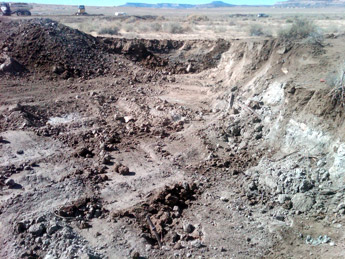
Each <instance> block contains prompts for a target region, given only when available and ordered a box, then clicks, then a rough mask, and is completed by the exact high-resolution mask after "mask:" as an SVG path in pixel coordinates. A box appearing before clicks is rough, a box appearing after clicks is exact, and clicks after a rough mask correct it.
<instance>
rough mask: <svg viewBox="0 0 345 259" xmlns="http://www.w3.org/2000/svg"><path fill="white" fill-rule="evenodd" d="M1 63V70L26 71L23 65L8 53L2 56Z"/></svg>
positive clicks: (10, 71)
mask: <svg viewBox="0 0 345 259" xmlns="http://www.w3.org/2000/svg"><path fill="white" fill-rule="evenodd" d="M0 63H1V64H0V72H9V73H17V72H23V71H25V67H24V66H23V65H21V64H19V63H18V62H17V61H16V60H14V59H13V58H11V57H9V56H7V55H2V56H1V57H0Z"/></svg>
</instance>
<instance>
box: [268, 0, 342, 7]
mask: <svg viewBox="0 0 345 259" xmlns="http://www.w3.org/2000/svg"><path fill="white" fill-rule="evenodd" d="M274 6H275V7H327V6H339V7H340V6H345V0H309V1H308V0H287V1H281V2H277V3H276V4H275V5H274Z"/></svg>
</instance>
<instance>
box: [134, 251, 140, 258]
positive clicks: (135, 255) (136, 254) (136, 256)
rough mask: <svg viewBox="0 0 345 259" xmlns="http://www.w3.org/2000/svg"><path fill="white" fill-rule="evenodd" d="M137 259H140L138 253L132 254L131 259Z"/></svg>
mask: <svg viewBox="0 0 345 259" xmlns="http://www.w3.org/2000/svg"><path fill="white" fill-rule="evenodd" d="M139 258H140V254H139V252H134V253H133V254H132V259H139Z"/></svg>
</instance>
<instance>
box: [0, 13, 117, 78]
mask: <svg viewBox="0 0 345 259" xmlns="http://www.w3.org/2000/svg"><path fill="white" fill-rule="evenodd" d="M0 31H1V32H0V37H1V38H2V39H4V40H3V41H2V42H1V43H0V48H1V49H2V50H3V51H4V52H7V53H9V55H10V56H11V57H12V58H14V59H15V60H17V61H18V62H19V63H21V64H22V65H24V66H26V67H27V68H28V69H29V70H30V71H31V72H35V73H37V72H43V73H45V74H50V73H51V74H53V75H54V74H55V75H60V76H62V77H63V78H69V77H82V76H83V77H91V76H92V75H100V74H103V73H104V72H106V71H107V70H109V67H110V66H111V64H112V62H111V60H109V57H108V56H107V55H105V53H103V52H102V50H101V48H100V45H99V41H98V40H97V39H96V38H94V37H92V36H90V35H87V34H85V33H82V32H80V31H78V30H74V29H71V28H69V27H67V26H64V25H61V24H59V23H57V22H55V21H53V20H50V19H33V20H24V21H20V22H18V21H0ZM9 32H10V33H9Z"/></svg>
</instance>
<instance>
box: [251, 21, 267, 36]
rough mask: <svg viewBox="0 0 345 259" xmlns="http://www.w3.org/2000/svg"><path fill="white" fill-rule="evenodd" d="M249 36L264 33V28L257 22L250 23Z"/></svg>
mask: <svg viewBox="0 0 345 259" xmlns="http://www.w3.org/2000/svg"><path fill="white" fill-rule="evenodd" d="M249 34H250V36H262V35H264V34H265V33H264V29H263V27H262V26H261V25H259V24H252V25H251V26H250V28H249Z"/></svg>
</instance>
